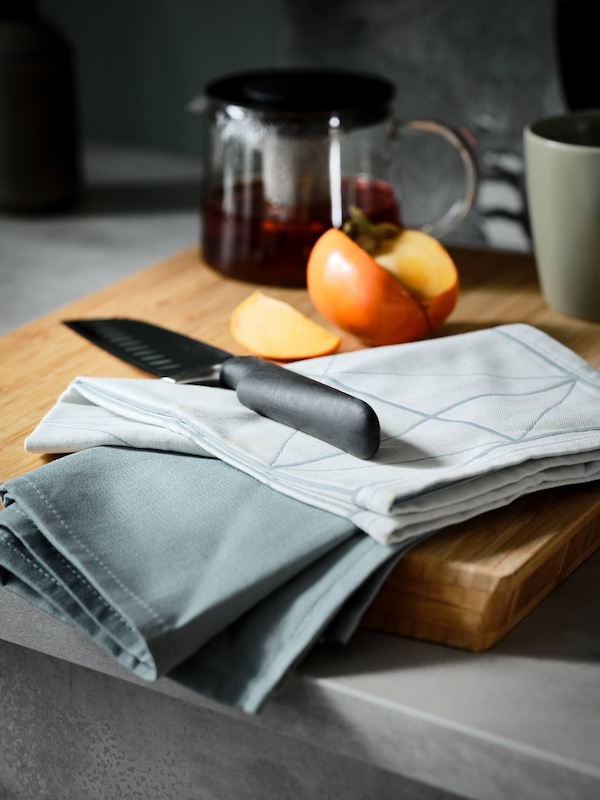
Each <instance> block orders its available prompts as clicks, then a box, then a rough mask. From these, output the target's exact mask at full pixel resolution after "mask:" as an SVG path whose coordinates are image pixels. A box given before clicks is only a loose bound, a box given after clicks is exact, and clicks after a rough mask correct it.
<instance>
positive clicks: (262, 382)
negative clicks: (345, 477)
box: [221, 356, 380, 458]
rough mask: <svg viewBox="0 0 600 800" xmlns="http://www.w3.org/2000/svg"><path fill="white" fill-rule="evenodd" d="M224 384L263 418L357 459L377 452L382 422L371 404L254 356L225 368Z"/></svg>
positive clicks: (238, 358) (232, 360)
mask: <svg viewBox="0 0 600 800" xmlns="http://www.w3.org/2000/svg"><path fill="white" fill-rule="evenodd" d="M221 383H222V385H223V386H226V387H227V388H228V389H235V391H236V394H237V396H238V399H239V401H240V403H243V405H245V406H246V407H247V408H251V409H252V410H253V411H256V412H257V413H258V414H262V415H263V416H264V417H269V418H270V419H274V420H277V422H282V423H283V424H284V425H288V426H289V427H291V428H296V429H297V430H300V431H304V433H308V434H310V435H311V436H315V437H316V438H317V439H321V440H322V441H324V442H328V443H329V444H332V445H334V447H339V449H340V450H344V451H345V452H347V453H350V454H351V455H353V456H357V457H358V458H372V457H373V456H374V455H375V453H376V452H377V450H378V448H379V441H380V429H379V420H378V418H377V415H376V414H375V412H374V411H373V409H372V408H371V406H370V405H368V403H365V402H364V401H363V400H360V399H359V398H358V397H352V396H351V395H349V394H346V393H345V392H340V391H339V390H338V389H334V388H332V387H331V386H326V385H325V384H323V383H319V382H318V381H315V380H313V379H312V378H307V377H306V376H305V375H300V374H298V373H297V372H292V371H291V370H289V369H285V368H284V367H280V366H278V365H277V364H273V363H272V362H270V361H263V360H262V359H260V358H255V357H254V356H234V357H233V358H229V359H227V361H224V362H223V364H222V365H221Z"/></svg>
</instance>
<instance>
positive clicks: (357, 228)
mask: <svg viewBox="0 0 600 800" xmlns="http://www.w3.org/2000/svg"><path fill="white" fill-rule="evenodd" d="M342 231H343V232H344V233H345V234H346V236H349V237H350V239H352V240H353V241H354V242H356V244H357V245H358V246H359V247H362V249H363V250H365V251H366V252H367V253H368V254H369V255H370V256H372V255H375V254H377V253H378V252H379V250H380V249H381V245H382V244H383V243H384V242H385V241H389V240H390V239H395V238H396V237H397V236H399V235H400V233H401V232H402V229H401V228H399V227H398V225H394V224H393V223H392V222H371V220H369V219H368V218H367V217H366V216H365V215H364V213H363V212H362V211H361V210H360V208H358V207H357V206H350V219H347V220H346V221H345V222H344V224H343V225H342Z"/></svg>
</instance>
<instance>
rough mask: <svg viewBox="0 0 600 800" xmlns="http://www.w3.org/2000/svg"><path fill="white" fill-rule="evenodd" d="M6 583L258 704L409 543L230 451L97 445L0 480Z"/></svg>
mask: <svg viewBox="0 0 600 800" xmlns="http://www.w3.org/2000/svg"><path fill="white" fill-rule="evenodd" d="M0 495H1V496H2V500H3V503H4V505H5V510H4V511H3V512H2V513H0V584H2V585H4V586H6V588H8V589H9V590H11V591H13V592H15V593H17V594H19V595H20V596H22V597H24V598H26V599H27V600H28V601H29V602H31V603H33V604H35V605H36V606H38V607H40V608H42V609H43V610H45V611H47V612H49V613H51V614H53V615H54V616H55V617H57V618H59V619H61V620H63V621H65V622H68V623H70V624H72V625H74V626H76V627H78V628H79V629H80V630H82V631H84V632H85V633H86V634H87V635H88V636H89V637H91V639H92V640H94V641H95V642H96V643H98V644H99V645H101V646H102V647H103V648H104V649H105V650H107V651H108V652H109V653H110V654H111V655H112V656H113V657H114V658H116V659H117V660H118V661H119V662H120V663H121V664H122V665H123V666H125V667H127V668H128V669H129V670H131V671H132V672H134V673H135V674H136V675H138V676H140V677H142V678H144V679H146V680H153V679H155V678H156V677H157V676H159V675H165V674H167V675H169V676H170V677H171V678H172V679H173V680H175V681H178V682H180V683H182V684H185V685H186V686H189V687H191V688H192V689H194V690H195V691H198V692H200V693H202V694H204V695H206V696H208V697H211V698H213V699H215V700H218V701H220V702H222V703H226V704H229V705H234V706H238V707H240V708H243V709H245V710H246V711H248V712H255V711H257V710H258V709H259V708H260V706H261V705H262V703H264V701H265V699H266V698H267V697H268V696H269V694H270V693H271V692H272V690H273V689H274V688H275V687H276V686H277V685H278V684H279V683H280V682H281V680H282V679H283V678H284V677H285V676H286V675H287V674H288V672H289V671H290V669H291V668H292V667H293V666H294V665H295V664H296V662H297V661H298V659H299V658H301V657H302V656H303V654H304V653H306V651H307V650H308V649H309V648H310V647H311V646H312V645H313V644H314V643H315V642H316V641H317V640H319V639H320V638H321V637H326V638H331V639H335V640H338V641H344V640H346V639H347V637H348V636H349V635H350V634H351V633H352V631H353V630H354V628H355V627H356V625H357V624H358V621H359V620H360V617H361V615H362V613H363V611H364V609H365V607H366V605H368V603H369V602H370V600H371V599H372V596H373V595H374V593H375V592H376V591H377V589H378V587H379V586H380V584H381V582H382V581H383V580H384V578H385V576H386V575H387V573H388V571H389V570H390V569H391V568H392V567H393V565H394V563H395V562H396V560H397V559H398V558H399V557H400V556H401V554H402V552H403V551H404V550H406V547H405V546H398V545H396V546H389V547H385V546H383V547H382V546H381V545H380V544H378V543H377V542H375V541H374V540H373V539H370V538H369V537H367V536H365V535H364V534H363V533H362V532H360V531H358V530H357V529H356V528H354V527H353V526H352V525H351V524H350V523H349V522H348V521H347V520H345V519H342V518H341V517H338V516H336V515H334V514H330V513H328V512H326V511H322V510H320V509H316V508H313V507H311V506H309V505H306V504H305V503H301V502H298V501H297V500H294V499H292V498H289V497H286V496H284V495H283V494H280V493H278V492H274V491H272V490H271V489H269V488H268V487H266V486H265V485H263V484H261V483H260V482H259V481H256V480H255V479H254V478H252V477H250V476H248V475H246V474H245V473H243V472H241V471H239V470H237V469H234V468H232V467H230V466H228V465H227V464H225V463H223V462H222V461H219V460H217V459H214V458H201V457H198V456H190V455H185V454H178V453H167V452H157V451H150V450H141V449H140V450H137V449H132V448H129V447H94V448H91V449H89V450H85V451H84V452H80V453H76V454H73V455H69V456H65V457H63V458H61V459H58V460H55V461H53V462H50V463H48V464H46V465H44V466H42V467H40V468H38V469H36V470H33V471H32V472H30V473H27V474H25V475H21V476H20V477H18V478H14V479H12V480H10V481H8V482H7V483H6V484H5V485H4V486H3V487H1V489H0Z"/></svg>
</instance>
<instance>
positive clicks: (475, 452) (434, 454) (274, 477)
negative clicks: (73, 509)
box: [26, 324, 600, 544]
mask: <svg viewBox="0 0 600 800" xmlns="http://www.w3.org/2000/svg"><path fill="white" fill-rule="evenodd" d="M290 369H295V370H298V371H300V372H303V373H305V374H307V375H310V376H312V377H315V378H316V379H318V380H321V381H323V382H324V383H328V384H330V385H331V386H335V387H338V388H340V389H343V390H345V391H347V392H349V393H351V394H354V395H356V396H358V397H361V398H363V399H364V400H366V401H367V402H369V403H370V404H371V405H372V406H373V408H374V409H375V411H376V412H377V414H378V416H379V419H380V422H381V426H382V443H381V447H380V450H379V452H378V453H377V455H376V456H375V457H374V458H373V459H371V460H370V461H368V462H367V461H361V460H360V459H357V458H355V457H353V456H350V455H348V454H347V453H343V452H341V451H339V450H337V449H336V448H334V447H332V446H331V445H328V444H325V443H323V442H321V441H319V440H317V439H314V438H313V437H311V436H309V435H307V434H304V433H301V432H299V431H294V430H292V429H290V428H288V427H286V426H284V425H282V424H280V423H277V422H274V421H272V420H269V419H266V418H264V417H260V416H259V415H257V414H255V413H254V412H252V411H250V410H248V409H247V408H245V407H244V406H242V405H241V404H240V403H239V401H238V400H237V398H236V396H235V394H234V393H233V392H227V391H224V390H222V389H218V388H212V387H199V386H174V385H172V384H167V383H166V382H164V381H158V380H144V379H141V380H127V379H101V378H95V379H94V378H78V379H76V380H75V381H74V382H73V383H72V384H71V386H70V387H69V388H68V389H67V391H66V392H65V393H64V394H63V396H62V397H61V398H60V399H59V401H58V403H57V404H56V405H55V407H54V408H53V409H52V410H51V411H50V412H49V414H48V415H47V416H46V417H45V418H44V420H42V422H41V423H40V425H39V426H38V427H37V429H36V430H35V431H34V432H33V433H32V434H31V436H29V437H28V439H27V441H26V449H27V450H29V451H34V452H42V453H43V452H46V453H48V452H70V451H76V450H81V449H84V448H86V447H90V446H96V445H100V444H103V445H111V444H112V445H114V444H120V445H123V446H129V447H152V448H156V449H165V450H170V451H176V452H182V453H192V454H206V453H211V454H213V455H214V456H217V457H218V458H220V459H222V460H223V461H225V462H227V463H229V464H231V465H233V466H235V467H237V468H238V469H240V470H242V471H244V472H246V473H247V474H249V475H252V476H254V477H255V478H257V479H258V480H259V481H261V482H262V483H264V484H265V485H267V486H270V487H272V488H274V489H276V490H277V491H278V492H280V493H282V494H285V495H288V496H290V497H293V498H296V499H298V500H302V501H303V502H305V503H308V504H310V505H312V506H314V507H316V508H320V509H323V510H326V511H329V512H332V513H333V514H337V515H339V516H341V517H344V518H346V519H348V520H349V521H350V522H352V524H353V525H355V526H356V527H358V528H359V529H361V530H363V531H365V532H366V533H368V534H369V535H370V536H372V537H373V538H374V539H376V540H377V541H379V542H381V543H386V544H387V543H392V542H400V541H406V540H410V539H413V538H414V537H418V536H423V535H425V534H428V533H431V532H433V531H435V530H437V529H439V528H441V527H443V526H446V525H449V524H452V523H456V522H460V521H463V520H466V519H469V518H471V517H473V516H475V515H477V514H480V513H482V512H484V511H488V510H490V509H493V508H497V507H500V506H503V505H506V504H508V503H510V502H511V501H513V500H515V499H516V498H517V497H519V496H521V495H524V494H527V493H529V492H534V491H537V490H540V489H544V488H549V487H553V486H559V485H564V484H572V483H583V482H585V481H591V480H597V479H598V478H600V402H599V401H600V375H599V373H598V372H597V371H596V370H594V369H593V368H592V367H591V366H589V365H588V364H586V363H585V362H584V361H583V360H582V359H581V358H579V357H578V356H577V355H576V354H575V353H573V352H572V351H570V350H568V349H567V348H565V347H564V346H563V345H561V344H559V343H558V342H556V341H555V340H554V339H552V338H550V337H549V336H547V335H545V334H544V333H542V332H541V331H539V330H537V329H535V328H533V327H531V326H528V325H520V324H518V325H506V326H501V327H497V328H493V329H488V330H481V331H477V332H472V333H466V334H461V335H457V336H449V337H446V338H440V339H434V340H429V341H421V342H415V343H412V344H405V345H398V346H391V347H380V348H373V349H370V350H361V351H357V352H353V353H345V354H340V355H334V356H327V357H324V358H318V359H311V360H309V361H304V362H298V363H296V364H295V365H293V366H291V367H290Z"/></svg>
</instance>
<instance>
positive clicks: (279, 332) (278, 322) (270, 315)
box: [230, 291, 341, 361]
mask: <svg viewBox="0 0 600 800" xmlns="http://www.w3.org/2000/svg"><path fill="white" fill-rule="evenodd" d="M230 327H231V334H232V336H233V337H234V339H235V340H236V341H237V342H238V344H241V345H242V347H245V348H246V350H249V351H250V352H251V353H254V355H257V356H262V358H269V359H272V360H273V361H294V360H297V359H301V358H314V357H315V356H325V355H329V354H330V353H334V352H335V351H336V350H337V349H338V347H339V345H340V341H341V338H340V337H339V336H338V335H337V334H335V333H333V332H332V331H330V330H328V329H327V328H324V327H323V326H322V325H319V324H318V323H316V322H313V320H311V319H309V318H308V317H307V316H305V315H304V314H302V313H301V312H300V311H298V310H297V309H295V308H294V307H293V306H291V305H290V304H289V303H285V302H283V300H278V299H277V298H275V297H271V296H269V295H266V294H263V293H262V292H260V291H256V292H254V293H253V294H251V295H250V296H249V297H247V298H246V299H245V300H243V301H242V302H241V303H240V304H239V305H238V306H237V308H235V309H234V311H233V313H232V315H231V320H230Z"/></svg>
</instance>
